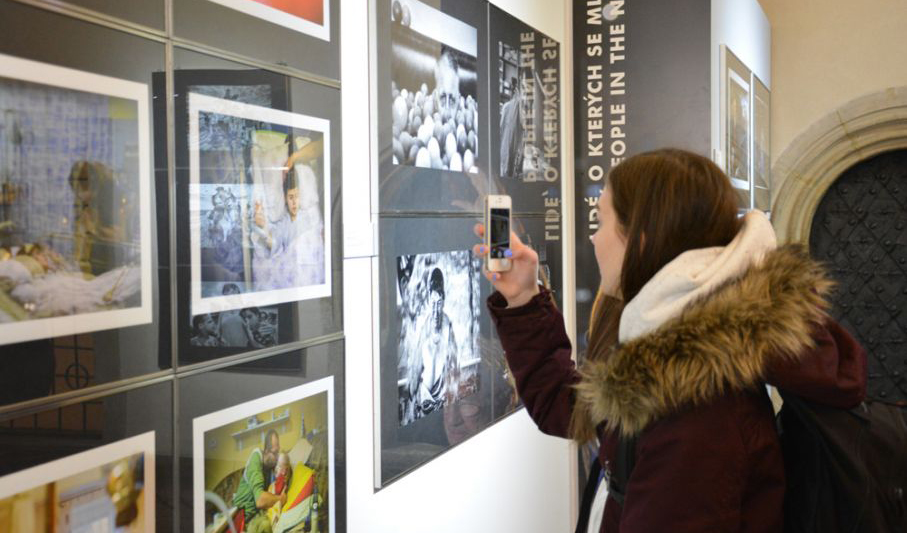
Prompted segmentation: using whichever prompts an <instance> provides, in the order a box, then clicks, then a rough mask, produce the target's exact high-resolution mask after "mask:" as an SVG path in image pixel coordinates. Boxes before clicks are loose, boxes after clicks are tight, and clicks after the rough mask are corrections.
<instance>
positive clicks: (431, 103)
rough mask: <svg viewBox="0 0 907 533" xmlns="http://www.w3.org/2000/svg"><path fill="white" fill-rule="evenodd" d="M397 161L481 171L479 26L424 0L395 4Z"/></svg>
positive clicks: (398, 0)
mask: <svg viewBox="0 0 907 533" xmlns="http://www.w3.org/2000/svg"><path fill="white" fill-rule="evenodd" d="M391 21H392V22H391V50H392V51H391V53H392V57H391V63H392V72H391V80H392V81H391V85H392V90H391V96H392V102H388V103H389V104H390V105H391V106H392V117H393V163H394V164H396V165H408V166H415V167H419V168H430V169H435V170H449V171H453V172H469V173H477V172H478V171H479V168H478V157H479V152H480V141H481V139H480V136H481V135H480V133H481V128H480V125H479V105H480V102H479V101H478V73H477V61H476V56H477V49H478V42H477V31H476V29H475V28H474V27H472V26H470V25H468V24H466V23H464V22H462V21H460V20H458V19H456V18H454V17H451V16H450V15H447V14H445V13H442V12H441V11H439V10H437V9H434V8H432V7H429V6H428V5H426V4H423V3H422V2H419V1H417V0H393V4H392V8H391Z"/></svg>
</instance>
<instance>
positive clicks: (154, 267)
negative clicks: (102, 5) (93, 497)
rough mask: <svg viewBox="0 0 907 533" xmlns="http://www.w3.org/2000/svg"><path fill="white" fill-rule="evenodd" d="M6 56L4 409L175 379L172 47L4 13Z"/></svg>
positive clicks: (1, 241) (0, 22) (10, 9)
mask: <svg viewBox="0 0 907 533" xmlns="http://www.w3.org/2000/svg"><path fill="white" fill-rule="evenodd" d="M36 27H40V28H43V29H44V31H43V32H35V31H34V30H33V28H36ZM45 35H54V38H53V39H48V38H46V37H45ZM0 54H2V58H3V60H4V72H3V73H0V83H3V87H4V89H3V91H4V94H5V98H4V106H3V107H4V115H3V127H4V134H3V141H2V144H3V149H2V153H3V156H2V159H0V168H2V170H0V175H2V176H3V177H4V184H3V187H4V189H5V193H4V198H3V202H2V205H0V211H2V215H0V216H2V218H3V220H4V221H6V225H5V226H4V227H3V228H2V229H0V247H2V248H3V249H4V250H5V252H0V254H3V257H2V259H4V260H5V261H6V262H5V263H4V265H6V266H7V267H15V269H14V270H12V271H9V270H4V272H6V275H7V276H13V277H15V274H14V272H16V271H19V272H20V273H26V272H27V274H26V276H24V277H15V279H16V280H17V287H16V289H15V290H12V289H11V292H10V294H11V297H10V298H8V299H6V300H4V306H3V310H4V313H7V314H11V315H13V316H16V317H18V321H17V323H15V324H4V325H3V326H2V327H3V328H4V329H3V334H0V343H2V344H0V367H2V368H3V370H4V371H3V372H2V377H0V380H3V382H4V386H3V387H2V389H3V391H4V392H3V393H2V395H3V397H4V398H3V400H4V402H3V403H4V404H8V403H14V402H21V401H27V400H34V399H38V398H41V397H44V396H48V395H54V394H60V393H64V392H72V391H77V390H80V389H83V388H86V387H90V386H93V385H100V384H104V383H108V382H114V381H118V380H122V379H128V378H135V377H137V376H141V375H146V374H153V373H155V372H160V371H164V370H167V369H169V368H170V367H171V361H170V358H171V357H170V354H171V352H170V342H169V320H168V317H169V313H170V310H169V284H170V271H169V262H170V261H169V253H168V252H169V247H168V244H167V243H168V240H167V235H168V233H169V216H168V203H167V186H166V184H167V153H166V127H165V125H166V109H165V100H164V99H162V98H155V95H154V94H153V91H152V85H153V80H154V78H155V76H156V75H158V74H160V73H162V72H163V71H164V66H165V63H164V45H163V44H161V43H157V42H153V41H150V40H147V39H142V38H140V37H136V36H134V35H130V34H128V33H124V32H120V31H116V30H112V29H107V28H103V27H101V26H97V25H94V24H90V23H87V22H81V21H78V20H74V19H72V18H68V17H65V16H62V15H58V14H54V13H49V12H47V11H43V10H40V9H35V8H33V7H27V6H23V5H22V4H17V3H13V2H2V3H0ZM22 61H24V63H21V62H22ZM11 62H20V63H11ZM17 64H18V65H23V67H22V69H21V70H22V72H24V73H26V74H27V75H28V76H31V79H30V80H24V79H16V78H15V77H14V76H15V74H11V72H12V71H13V70H15V66H16V65H17ZM64 69H66V70H64ZM51 84H53V85H51ZM39 94H41V95H43V99H39V97H38V95H39ZM26 95H31V97H30V98H26V97H25V96H26ZM117 95H119V96H117ZM79 106H82V107H81V108H80V107H79ZM114 106H119V107H114ZM108 109H111V110H112V111H110V112H109V113H108ZM92 113H93V114H92ZM115 113H119V115H115ZM102 115H104V116H102ZM110 116H114V117H117V118H115V119H114V120H110V119H108V118H106V117H110ZM108 128H109V129H108ZM142 138H145V139H147V142H146V143H144V144H143V143H141V142H137V141H138V140H140V139H142ZM105 169H108V170H105ZM38 176H41V177H40V178H38ZM79 180H82V181H81V183H87V184H88V185H79V183H80V182H79ZM155 184H159V185H161V186H160V187H155ZM79 187H82V188H81V189H80V188H79ZM77 191H78V193H77ZM77 194H78V196H77ZM117 234H119V236H117ZM118 240H119V242H118ZM14 249H15V250H17V258H13V257H11V254H12V252H13V250H14ZM29 249H30V250H29ZM18 252H21V253H18ZM27 252H29V253H27ZM26 256H28V257H26ZM17 259H18V261H19V263H20V264H19V265H15V264H14V262H15V261H16V260H17ZM31 259H34V261H32V260H31ZM20 265H21V266H25V267H26V268H27V269H28V270H27V271H23V270H22V269H20V268H18V267H19V266H20ZM0 268H2V267H0ZM42 274H45V275H43V276H42ZM7 279H13V278H7ZM48 316H51V317H52V318H47V317H48ZM55 332H60V333H64V332H65V333H66V334H54V333H55ZM11 339H15V340H22V341H23V342H15V341H11ZM23 361H27V362H26V363H24V364H23ZM20 368H21V371H20Z"/></svg>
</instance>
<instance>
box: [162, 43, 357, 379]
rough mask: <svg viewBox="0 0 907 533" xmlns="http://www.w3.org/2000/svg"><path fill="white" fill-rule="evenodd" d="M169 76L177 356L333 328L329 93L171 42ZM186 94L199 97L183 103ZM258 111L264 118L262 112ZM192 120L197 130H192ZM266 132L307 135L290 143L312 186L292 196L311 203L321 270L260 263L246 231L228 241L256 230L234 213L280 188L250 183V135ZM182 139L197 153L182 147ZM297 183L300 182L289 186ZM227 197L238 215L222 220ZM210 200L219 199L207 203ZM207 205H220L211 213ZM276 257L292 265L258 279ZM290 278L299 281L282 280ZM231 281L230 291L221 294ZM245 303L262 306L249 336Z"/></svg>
mask: <svg viewBox="0 0 907 533" xmlns="http://www.w3.org/2000/svg"><path fill="white" fill-rule="evenodd" d="M173 79H174V94H175V98H174V125H175V128H174V132H175V146H176V149H175V161H176V165H175V168H176V175H175V179H176V227H177V228H178V229H177V232H176V234H177V235H176V239H177V270H176V272H177V276H176V277H177V293H178V294H179V297H178V300H177V301H178V302H179V304H178V306H177V319H178V327H177V329H176V331H177V338H178V341H177V342H178V349H179V352H178V353H179V355H178V358H177V360H178V362H179V364H180V365H187V364H193V363H198V362H201V361H206V360H212V359H216V358H220V357H225V356H231V355H236V354H239V353H243V352H248V351H250V350H254V349H268V348H271V349H274V348H275V347H278V346H280V345H285V344H292V343H298V342H302V341H311V340H312V339H315V338H318V337H323V336H326V335H332V334H337V333H338V332H340V331H341V319H342V316H341V297H340V293H341V287H342V263H341V261H342V257H341V255H342V248H341V246H339V245H338V243H339V242H340V237H341V233H342V228H341V221H342V216H341V209H340V207H341V201H340V184H341V176H342V174H341V164H340V143H341V140H340V92H339V91H337V90H334V89H332V88H329V87H325V86H322V85H317V84H313V83H308V82H305V81H301V80H298V79H293V78H290V77H288V76H284V75H281V74H277V73H274V72H269V71H266V70H261V69H255V68H248V67H244V66H243V65H238V64H236V63H232V62H228V61H224V60H222V59H218V58H216V57H213V56H210V55H206V54H200V53H197V52H192V51H187V50H182V49H176V50H175V53H174V72H173ZM199 96H201V97H202V98H198V97H199ZM190 100H192V101H193V102H195V101H196V100H198V101H199V102H200V103H198V104H194V103H193V104H192V105H190ZM190 108H191V110H192V112H190ZM218 111H220V113H218ZM263 114H268V115H269V116H268V119H266V120H261V119H260V116H262V115H263ZM211 117H216V118H211ZM243 117H253V118H254V120H252V119H248V118H243ZM306 122H313V123H314V125H306V124H305V123H306ZM290 123H299V124H302V125H301V126H300V127H290V126H288V125H287V124H290ZM193 124H194V125H193ZM306 127H308V128H312V129H306ZM191 128H198V129H199V130H200V131H199V133H198V138H197V139H195V140H194V138H193V137H192V134H191V132H190V130H191ZM262 132H267V135H268V136H269V137H266V136H265V133H262ZM272 137H276V138H277V140H278V141H279V142H283V143H284V144H286V143H287V142H293V143H299V144H301V143H303V142H305V143H306V144H305V145H304V146H303V147H302V149H301V150H297V151H296V152H295V153H298V154H302V157H303V159H304V160H305V161H308V162H309V166H310V167H312V168H313V169H314V171H313V172H311V173H310V175H309V176H308V177H309V180H310V181H311V183H310V184H311V185H312V186H313V187H312V189H311V191H310V192H309V193H303V195H304V196H305V197H307V198H309V199H310V201H311V202H312V211H313V213H314V218H313V220H314V224H313V226H316V225H317V226H318V227H320V228H321V230H322V231H321V233H318V234H317V235H314V237H315V240H316V241H317V242H314V243H313V245H317V247H318V248H319V249H320V255H321V257H322V259H323V260H325V269H324V270H323V271H321V272H317V273H316V274H317V276H310V275H309V273H308V272H307V271H304V270H302V269H299V268H298V267H291V266H288V265H276V266H275V265H271V264H269V263H270V262H271V259H270V258H259V257H258V252H259V249H258V248H257V245H255V244H252V243H250V242H249V241H251V240H252V239H251V238H246V240H245V241H244V242H246V245H243V246H239V245H238V244H235V241H238V240H239V239H241V238H243V234H244V233H245V234H248V233H250V232H252V231H255V229H256V228H255V227H254V226H253V224H245V225H243V224H242V223H241V220H243V219H248V218H250V217H252V216H253V212H254V210H255V204H256V203H257V204H259V205H260V206H262V209H263V210H266V209H267V208H268V207H269V202H270V203H271V204H274V205H272V206H271V207H275V206H276V207H277V208H280V209H283V203H284V200H283V192H282V191H281V190H280V189H279V187H278V189H277V191H276V198H275V194H271V195H270V196H269V195H266V194H262V195H259V194H258V192H257V191H258V190H259V188H258V185H256V184H257V183H261V182H262V176H261V175H259V174H261V173H262V172H266V171H267V170H265V171H259V172H258V173H256V170H255V169H256V168H257V167H256V166H255V165H257V163H256V161H259V160H262V156H261V155H259V154H258V153H257V152H256V150H258V146H259V145H257V144H256V143H255V140H256V139H264V140H261V141H260V143H264V142H265V141H267V140H269V139H270V138H272ZM281 139H283V140H282V141H281ZM326 148H327V151H326V150H325V149H326ZM193 150H195V151H196V153H197V154H198V158H197V160H196V159H193V157H192V156H191V154H192V151H193ZM276 150H277V151H278V152H281V151H282V152H283V155H282V156H281V155H279V153H278V156H279V157H280V158H283V160H285V159H286V157H287V153H286V152H288V151H290V150H288V149H286V148H282V145H281V146H277V147H276ZM283 160H281V161H279V162H278V164H283V162H284V161H283ZM279 172H280V171H278V173H279ZM302 179H303V178H302V177H300V180H302ZM305 185H306V184H305V183H304V182H302V181H300V186H301V187H302V189H300V190H304V189H305ZM196 190H197V191H198V192H197V193H196V192H195V191H196ZM225 191H226V194H224V193H225ZM222 197H225V198H226V200H224V199H222ZM230 202H232V205H233V206H234V208H235V209H232V211H234V212H235V213H238V214H239V216H233V217H232V218H233V219H234V220H232V221H231V222H229V223H228V222H226V221H225V220H224V219H228V218H231V214H230V211H231V209H230V208H229V207H225V206H229V205H231V204H230ZM215 203H217V205H218V207H212V205H213V204H215ZM222 213H226V214H224V215H222ZM212 215H218V216H220V218H221V220H220V223H215V222H214V221H213V220H214V219H213V216H212ZM325 215H328V219H327V220H325V218H324V217H325ZM223 227H227V228H230V229H227V230H226V231H225V230H224V229H223ZM250 228H251V229H250ZM215 232H217V233H215ZM314 233H317V228H316V230H315V232H314ZM231 235H234V236H235V239H234V240H232V241H231ZM212 240H213V241H216V244H211V241H212ZM193 254H197V255H195V256H194V255H193ZM234 265H235V266H234ZM279 267H286V268H283V270H284V271H290V270H292V269H294V268H295V269H296V270H298V272H297V274H298V275H294V276H293V277H292V279H286V280H284V279H279V280H276V279H268V277H272V278H273V277H274V276H276V275H279V274H281V272H279V271H278V268H279ZM260 271H261V272H264V273H265V274H262V275H259V272H260ZM250 272H251V275H249V274H250ZM207 280H213V281H207ZM281 284H282V285H281ZM199 285H201V287H199ZM292 285H298V286H297V287H296V288H289V289H288V287H289V286H292ZM231 290H232V291H234V292H237V294H235V295H228V294H227V293H228V292H230V291H231ZM253 310H254V311H255V312H257V313H258V314H260V315H261V316H262V318H261V319H260V321H263V322H269V323H270V324H269V325H268V327H267V332H266V333H264V331H265V329H266V328H260V329H261V331H262V332H263V333H262V334H261V335H259V338H258V339H255V338H252V337H250V336H249V335H247V334H246V331H245V327H246V323H247V322H248V321H249V318H248V317H249V315H250V314H251V313H252V312H253ZM204 320H211V321H212V322H213V323H215V326H214V327H215V329H217V330H218V331H219V334H218V335H217V336H218V337H220V340H221V342H219V343H213V344H217V345H216V346H211V345H210V344H212V343H206V342H204V341H201V340H200V339H199V338H198V331H197V330H198V329H199V327H200V324H202V321H204ZM231 321H232V323H233V324H231ZM231 327H233V330H232V331H233V333H231V329H230V328H231ZM256 333H257V332H256Z"/></svg>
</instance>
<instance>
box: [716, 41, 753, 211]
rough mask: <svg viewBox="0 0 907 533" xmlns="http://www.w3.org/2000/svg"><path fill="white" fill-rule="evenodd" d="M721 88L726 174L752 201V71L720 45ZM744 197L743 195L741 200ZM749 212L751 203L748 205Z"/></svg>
mask: <svg viewBox="0 0 907 533" xmlns="http://www.w3.org/2000/svg"><path fill="white" fill-rule="evenodd" d="M721 52H722V53H721V60H722V66H723V67H722V73H723V74H722V87H723V89H724V91H723V97H722V106H721V111H722V113H721V117H722V119H721V123H722V131H723V132H724V134H723V135H722V139H723V144H724V154H725V172H726V173H727V175H728V177H730V178H731V183H732V184H733V185H734V187H735V188H737V189H741V190H742V191H745V192H746V194H745V198H746V199H747V200H748V199H749V192H750V190H751V189H752V174H751V172H750V161H751V160H750V135H751V122H752V110H751V102H750V94H751V92H752V90H751V86H750V78H751V72H750V70H749V69H748V68H747V67H746V65H744V64H743V62H742V61H740V59H738V58H737V56H735V55H734V53H733V52H731V51H730V50H729V49H728V48H727V47H726V46H724V45H722V46H721ZM743 198H744V197H743V196H741V199H743ZM741 207H745V208H746V209H749V207H750V206H749V202H747V203H746V205H745V206H741Z"/></svg>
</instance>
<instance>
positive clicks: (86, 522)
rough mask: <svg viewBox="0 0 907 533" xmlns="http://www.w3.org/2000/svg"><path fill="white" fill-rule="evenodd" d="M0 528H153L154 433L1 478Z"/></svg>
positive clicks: (64, 532) (46, 531)
mask: <svg viewBox="0 0 907 533" xmlns="http://www.w3.org/2000/svg"><path fill="white" fill-rule="evenodd" d="M0 531H4V532H7V533H83V532H92V533H94V532H105V533H106V532H109V533H153V532H154V433H153V432H150V433H145V434H143V435H139V436H137V437H132V438H129V439H125V440H122V441H119V442H115V443H112V444H108V445H105V446H102V447H100V448H96V449H93V450H90V451H87V452H83V453H79V454H77V455H73V456H70V457H66V458H64V459H60V460H57V461H53V462H51V463H47V464H44V465H41V466H37V467H34V468H30V469H28V470H24V471H22V472H19V473H16V474H11V475H9V476H5V477H3V478H0Z"/></svg>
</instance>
